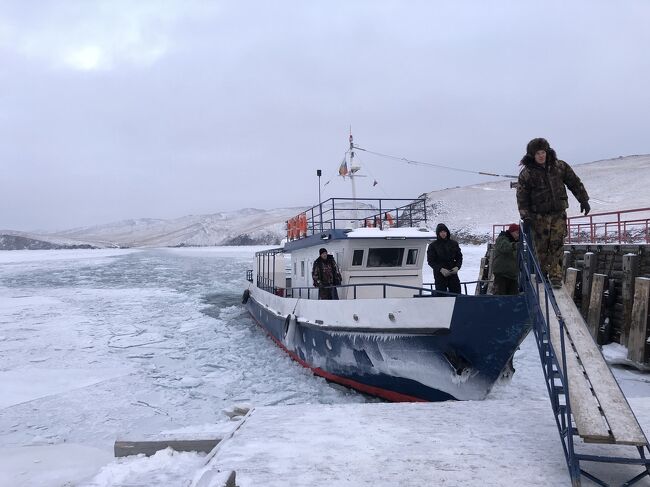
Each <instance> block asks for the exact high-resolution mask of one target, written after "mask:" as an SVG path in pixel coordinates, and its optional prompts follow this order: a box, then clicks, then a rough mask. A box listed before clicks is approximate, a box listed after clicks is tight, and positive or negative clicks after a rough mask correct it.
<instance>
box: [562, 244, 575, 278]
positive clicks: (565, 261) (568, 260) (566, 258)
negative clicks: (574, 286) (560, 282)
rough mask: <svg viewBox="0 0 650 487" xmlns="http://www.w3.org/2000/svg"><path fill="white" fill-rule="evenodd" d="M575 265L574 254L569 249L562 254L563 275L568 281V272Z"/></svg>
mask: <svg viewBox="0 0 650 487" xmlns="http://www.w3.org/2000/svg"><path fill="white" fill-rule="evenodd" d="M572 265H573V255H572V254H571V252H569V251H568V250H565V251H564V255H563V256H562V277H563V278H564V280H565V281H566V273H567V271H568V270H569V268H570V267H571V266H572Z"/></svg>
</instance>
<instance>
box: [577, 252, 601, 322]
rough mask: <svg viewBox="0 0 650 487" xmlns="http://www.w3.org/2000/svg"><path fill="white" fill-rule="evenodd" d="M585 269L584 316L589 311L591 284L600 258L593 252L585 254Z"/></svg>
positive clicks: (583, 287) (583, 283)
mask: <svg viewBox="0 0 650 487" xmlns="http://www.w3.org/2000/svg"><path fill="white" fill-rule="evenodd" d="M584 259H585V260H584V268H583V270H582V309H581V311H582V316H586V315H587V312H588V311H589V298H590V296H591V282H592V280H593V277H594V273H595V272H596V265H597V264H598V256H597V255H596V254H595V253H593V252H585V257H584Z"/></svg>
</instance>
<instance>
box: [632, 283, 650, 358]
mask: <svg viewBox="0 0 650 487" xmlns="http://www.w3.org/2000/svg"><path fill="white" fill-rule="evenodd" d="M649 299H650V279H648V278H647V277H637V278H636V279H635V284H634V306H633V307H632V316H631V322H630V335H629V338H628V342H627V358H629V359H630V360H631V361H632V362H636V363H638V364H645V362H646V353H645V350H646V340H647V338H648V300H649Z"/></svg>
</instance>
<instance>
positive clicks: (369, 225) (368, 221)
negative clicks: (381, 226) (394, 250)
mask: <svg viewBox="0 0 650 487" xmlns="http://www.w3.org/2000/svg"><path fill="white" fill-rule="evenodd" d="M363 226H364V227H365V228H373V227H374V226H375V225H374V223H372V220H371V219H370V218H366V219H365V220H364V222H363Z"/></svg>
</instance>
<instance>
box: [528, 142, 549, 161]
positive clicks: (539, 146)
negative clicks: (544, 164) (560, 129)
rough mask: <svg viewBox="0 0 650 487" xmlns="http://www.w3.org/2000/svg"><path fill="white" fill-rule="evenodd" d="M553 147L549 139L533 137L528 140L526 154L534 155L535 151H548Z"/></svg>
mask: <svg viewBox="0 0 650 487" xmlns="http://www.w3.org/2000/svg"><path fill="white" fill-rule="evenodd" d="M550 149H551V145H550V144H549V143H548V140H546V139H542V138H538V139H533V140H531V141H530V142H528V145H527V146H526V154H527V155H529V156H531V157H534V156H535V153H536V152H537V151H538V150H543V151H546V152H548V151H549V150H550Z"/></svg>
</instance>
